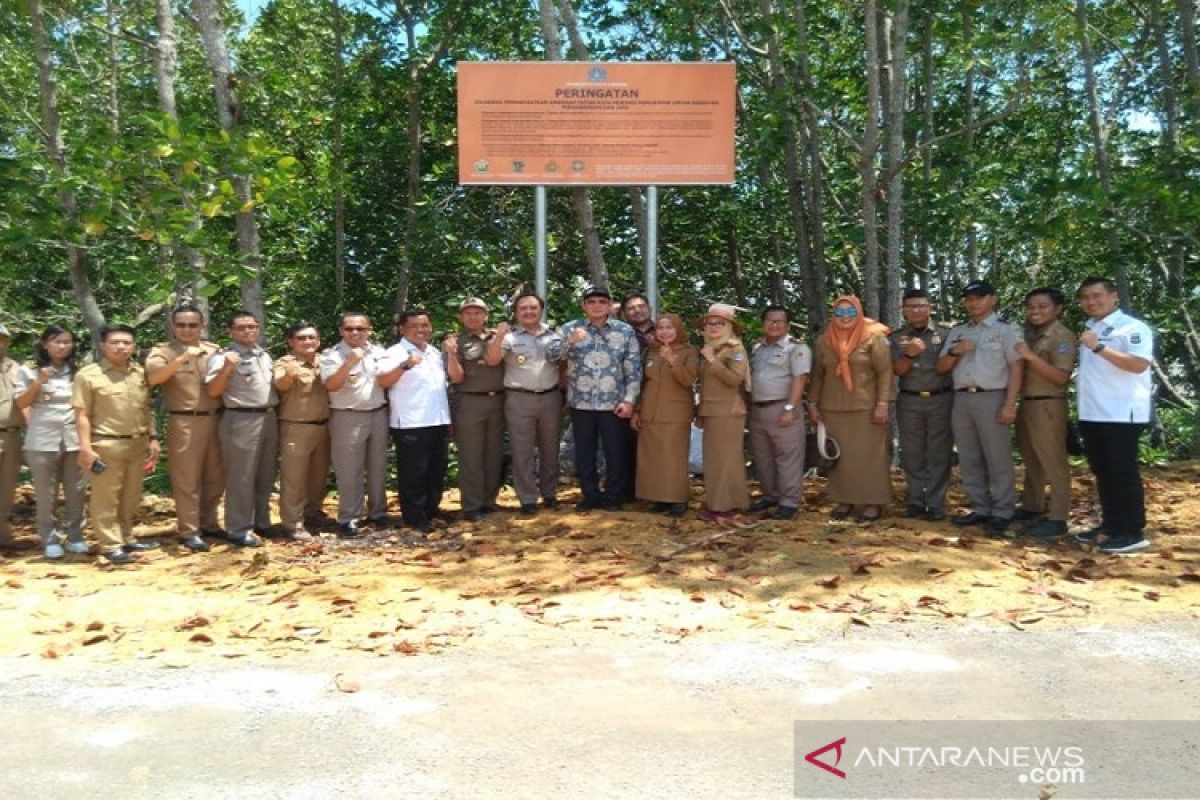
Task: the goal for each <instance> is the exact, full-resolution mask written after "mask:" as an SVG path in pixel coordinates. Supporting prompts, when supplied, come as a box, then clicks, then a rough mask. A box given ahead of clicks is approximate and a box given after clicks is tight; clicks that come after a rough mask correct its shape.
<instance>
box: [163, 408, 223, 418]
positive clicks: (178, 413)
mask: <svg viewBox="0 0 1200 800" xmlns="http://www.w3.org/2000/svg"><path fill="white" fill-rule="evenodd" d="M167 413H168V414H174V415H175V416H177V417H211V416H213V415H214V414H220V413H221V409H219V408H218V409H215V410H213V411H168V412H167Z"/></svg>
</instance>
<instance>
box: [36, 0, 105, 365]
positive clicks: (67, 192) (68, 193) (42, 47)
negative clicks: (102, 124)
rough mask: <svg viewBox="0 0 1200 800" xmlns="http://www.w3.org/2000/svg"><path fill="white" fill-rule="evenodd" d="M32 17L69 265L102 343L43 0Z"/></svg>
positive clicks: (86, 316)
mask: <svg viewBox="0 0 1200 800" xmlns="http://www.w3.org/2000/svg"><path fill="white" fill-rule="evenodd" d="M29 11H30V18H31V20H32V25H33V49H34V58H35V60H36V61H37V73H38V95H39V98H40V100H41V110H42V143H43V145H44V146H45V148H46V156H47V157H48V158H49V159H50V162H51V163H52V164H53V165H54V169H55V171H56V172H57V173H58V175H57V177H58V179H59V181H61V182H62V185H63V186H64V188H63V189H61V190H59V193H58V199H59V203H60V204H61V206H62V214H63V218H64V219H65V221H66V223H67V224H66V225H65V226H64V227H65V228H66V237H65V238H66V241H65V242H64V245H65V247H66V250H67V268H68V272H69V273H70V276H71V291H72V294H73V295H74V297H75V302H76V303H77V304H78V305H79V311H80V313H81V314H82V315H83V322H84V324H85V325H87V327H88V330H89V331H91V334H92V342H93V343H94V344H97V345H98V344H99V342H100V329H101V328H103V327H104V325H105V321H104V312H102V311H101V310H100V304H99V303H97V302H96V295H95V293H94V292H93V291H92V284H91V280H90V279H89V277H88V263H87V251H86V250H84V249H83V248H82V247H80V246H79V245H78V244H75V243H74V242H72V241H71V239H72V237H74V236H76V235H77V231H78V228H79V225H78V221H79V220H78V217H79V208H78V202H77V200H76V197H75V192H73V191H72V190H71V189H69V188H65V187H66V186H67V179H68V178H69V177H70V175H71V169H70V164H69V163H68V161H67V153H66V150H65V148H64V146H63V135H62V124H61V122H60V121H59V116H58V87H57V84H56V83H55V78H54V66H53V57H52V56H51V53H50V36H49V34H48V33H47V30H46V10H45V4H44V3H43V2H42V0H30V3H29Z"/></svg>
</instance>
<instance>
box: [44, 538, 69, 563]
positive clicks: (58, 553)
mask: <svg viewBox="0 0 1200 800" xmlns="http://www.w3.org/2000/svg"><path fill="white" fill-rule="evenodd" d="M64 555H66V551H64V550H63V546H62V545H61V544H59V543H58V542H55V543H54V544H48V545H46V558H54V559H58V558H62V557H63V556H64Z"/></svg>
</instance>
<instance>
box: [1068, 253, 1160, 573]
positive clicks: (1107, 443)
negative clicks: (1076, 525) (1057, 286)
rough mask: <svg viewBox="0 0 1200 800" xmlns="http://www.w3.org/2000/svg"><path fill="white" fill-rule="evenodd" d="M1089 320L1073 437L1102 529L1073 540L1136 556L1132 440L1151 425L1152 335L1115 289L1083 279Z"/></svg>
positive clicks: (1138, 486)
mask: <svg viewBox="0 0 1200 800" xmlns="http://www.w3.org/2000/svg"><path fill="white" fill-rule="evenodd" d="M1075 297H1076V299H1078V300H1079V306H1080V308H1082V309H1083V312H1084V313H1085V314H1087V315H1088V321H1087V330H1085V331H1084V332H1083V333H1081V334H1080V335H1079V372H1078V373H1077V375H1076V378H1075V380H1076V388H1077V390H1078V399H1079V432H1080V433H1081V434H1082V436H1083V448H1084V452H1085V454H1086V455H1087V460H1088V466H1089V467H1090V468H1091V470H1092V472H1093V473H1094V474H1095V476H1096V492H1097V494H1099V495H1100V508H1101V514H1102V518H1101V520H1100V525H1099V526H1098V527H1096V528H1093V529H1092V530H1090V531H1088V532H1086V533H1082V534H1079V535H1078V536H1076V537H1075V538H1076V540H1078V541H1079V542H1080V543H1081V544H1096V545H1099V548H1100V551H1101V552H1104V553H1136V552H1139V551H1142V550H1146V549H1147V548H1149V547H1150V543H1149V542H1147V541H1146V539H1145V537H1144V536H1143V534H1142V531H1143V529H1144V528H1145V527H1146V498H1145V490H1144V488H1143V486H1142V475H1141V470H1140V467H1139V464H1138V439H1139V438H1140V437H1141V434H1142V431H1143V430H1145V428H1146V425H1147V424H1148V423H1149V422H1150V404H1151V403H1150V400H1151V397H1150V396H1151V389H1152V381H1151V374H1150V364H1151V363H1152V362H1153V361H1154V332H1153V331H1152V330H1151V329H1150V327H1149V326H1148V325H1146V323H1144V322H1142V321H1141V320H1140V319H1137V318H1135V317H1131V316H1130V315H1128V314H1126V313H1125V312H1123V311H1121V309H1120V300H1121V298H1120V296H1119V295H1118V294H1117V287H1116V286H1115V285H1114V284H1113V282H1112V281H1110V280H1107V279H1106V278H1095V277H1093V278H1087V279H1085V280H1084V281H1083V283H1081V284H1080V285H1079V290H1078V291H1077V292H1076V293H1075Z"/></svg>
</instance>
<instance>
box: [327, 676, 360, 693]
mask: <svg viewBox="0 0 1200 800" xmlns="http://www.w3.org/2000/svg"><path fill="white" fill-rule="evenodd" d="M333 685H334V686H336V687H337V690H338V691H339V692H345V693H346V694H354V693H355V692H357V691H359V690H360V689H362V687H361V686H360V685H359V683H358V681H356V680H354V679H353V678H347V677H346V676H345V675H343V674H342V673H340V672H339V673H338V674H337V675H335V676H334V678H333Z"/></svg>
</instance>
